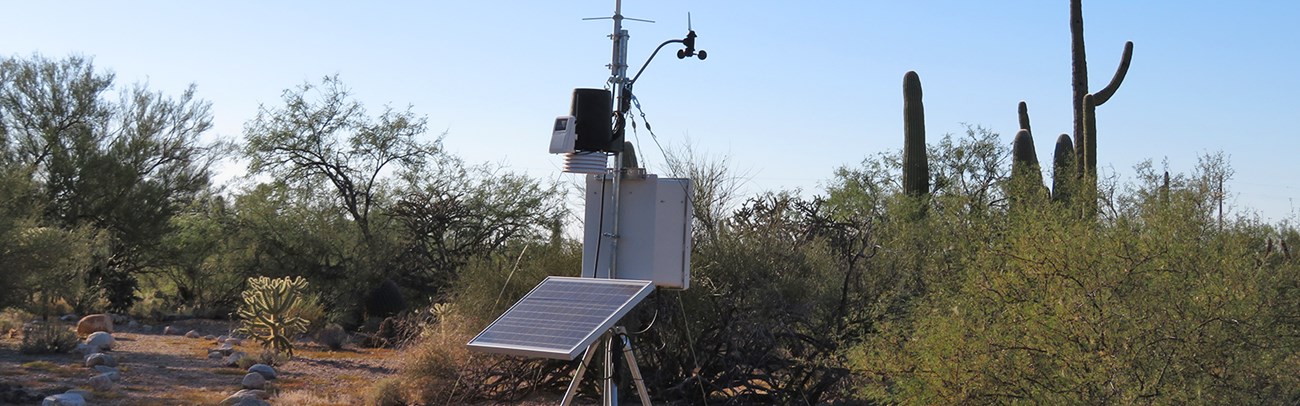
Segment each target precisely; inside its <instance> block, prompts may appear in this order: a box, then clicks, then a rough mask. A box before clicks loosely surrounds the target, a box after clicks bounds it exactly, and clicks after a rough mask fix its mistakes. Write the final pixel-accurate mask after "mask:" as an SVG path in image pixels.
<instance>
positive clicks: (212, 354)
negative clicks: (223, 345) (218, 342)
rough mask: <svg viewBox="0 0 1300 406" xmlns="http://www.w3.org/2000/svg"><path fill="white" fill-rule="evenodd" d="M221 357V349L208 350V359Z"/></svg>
mask: <svg viewBox="0 0 1300 406" xmlns="http://www.w3.org/2000/svg"><path fill="white" fill-rule="evenodd" d="M221 357H222V354H221V351H208V359H218V358H221Z"/></svg>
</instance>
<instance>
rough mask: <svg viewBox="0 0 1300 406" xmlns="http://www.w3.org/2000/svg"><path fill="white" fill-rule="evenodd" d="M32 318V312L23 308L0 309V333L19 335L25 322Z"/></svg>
mask: <svg viewBox="0 0 1300 406" xmlns="http://www.w3.org/2000/svg"><path fill="white" fill-rule="evenodd" d="M31 319H32V314H31V313H28V312H25V311H22V310H17V309H5V310H4V311H0V335H11V336H14V337H17V336H18V334H19V333H21V332H22V328H23V323H26V322H27V321H29V320H31Z"/></svg>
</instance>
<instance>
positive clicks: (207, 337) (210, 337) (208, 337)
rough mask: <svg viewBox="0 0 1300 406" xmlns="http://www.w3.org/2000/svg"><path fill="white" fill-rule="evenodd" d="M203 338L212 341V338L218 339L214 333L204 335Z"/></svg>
mask: <svg viewBox="0 0 1300 406" xmlns="http://www.w3.org/2000/svg"><path fill="white" fill-rule="evenodd" d="M203 339H204V340H208V341H212V340H216V339H217V336H214V335H212V334H208V335H205V336H203Z"/></svg>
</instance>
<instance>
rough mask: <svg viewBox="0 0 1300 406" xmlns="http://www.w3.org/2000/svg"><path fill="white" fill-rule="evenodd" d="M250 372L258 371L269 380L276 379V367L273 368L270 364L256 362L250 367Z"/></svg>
mask: <svg viewBox="0 0 1300 406" xmlns="http://www.w3.org/2000/svg"><path fill="white" fill-rule="evenodd" d="M248 372H256V373H258V374H260V375H262V377H263V378H266V379H267V380H269V381H273V380H275V368H271V366H270V365H266V364H254V365H253V366H251V367H248Z"/></svg>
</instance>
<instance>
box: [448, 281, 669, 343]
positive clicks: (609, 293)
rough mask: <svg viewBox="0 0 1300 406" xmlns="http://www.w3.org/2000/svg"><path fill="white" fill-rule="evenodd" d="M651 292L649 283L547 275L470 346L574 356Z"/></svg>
mask: <svg viewBox="0 0 1300 406" xmlns="http://www.w3.org/2000/svg"><path fill="white" fill-rule="evenodd" d="M652 290H654V286H653V282H650V281H641V280H633V279H595V278H570V277H562V276H548V277H547V278H546V279H545V280H543V281H542V283H540V284H538V285H537V287H535V288H533V290H532V291H531V292H528V294H527V295H524V297H523V299H519V302H517V303H515V304H514V306H511V307H510V309H509V310H506V312H505V313H504V314H502V315H501V317H498V318H497V320H496V321H494V322H492V324H490V325H488V326H487V328H485V329H483V332H482V333H479V334H478V336H477V337H474V339H473V340H470V342H469V343H468V344H467V345H468V346H469V348H470V349H473V350H477V351H485V352H495V353H501V354H510V355H522V356H529V357H541V358H553V359H563V360H572V359H574V358H577V356H578V354H580V353H582V351H583V350H586V349H587V347H588V346H590V345H591V343H592V342H593V341H595V340H596V339H597V338H599V337H600V335H601V334H603V333H604V332H605V330H608V329H609V328H610V327H613V325H614V323H615V322H617V321H618V320H619V319H620V318H622V317H623V315H625V314H627V312H628V311H630V310H632V307H633V306H636V304H637V303H639V302H641V300H642V299H645V297H646V296H648V295H650V292H651V291H652Z"/></svg>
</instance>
